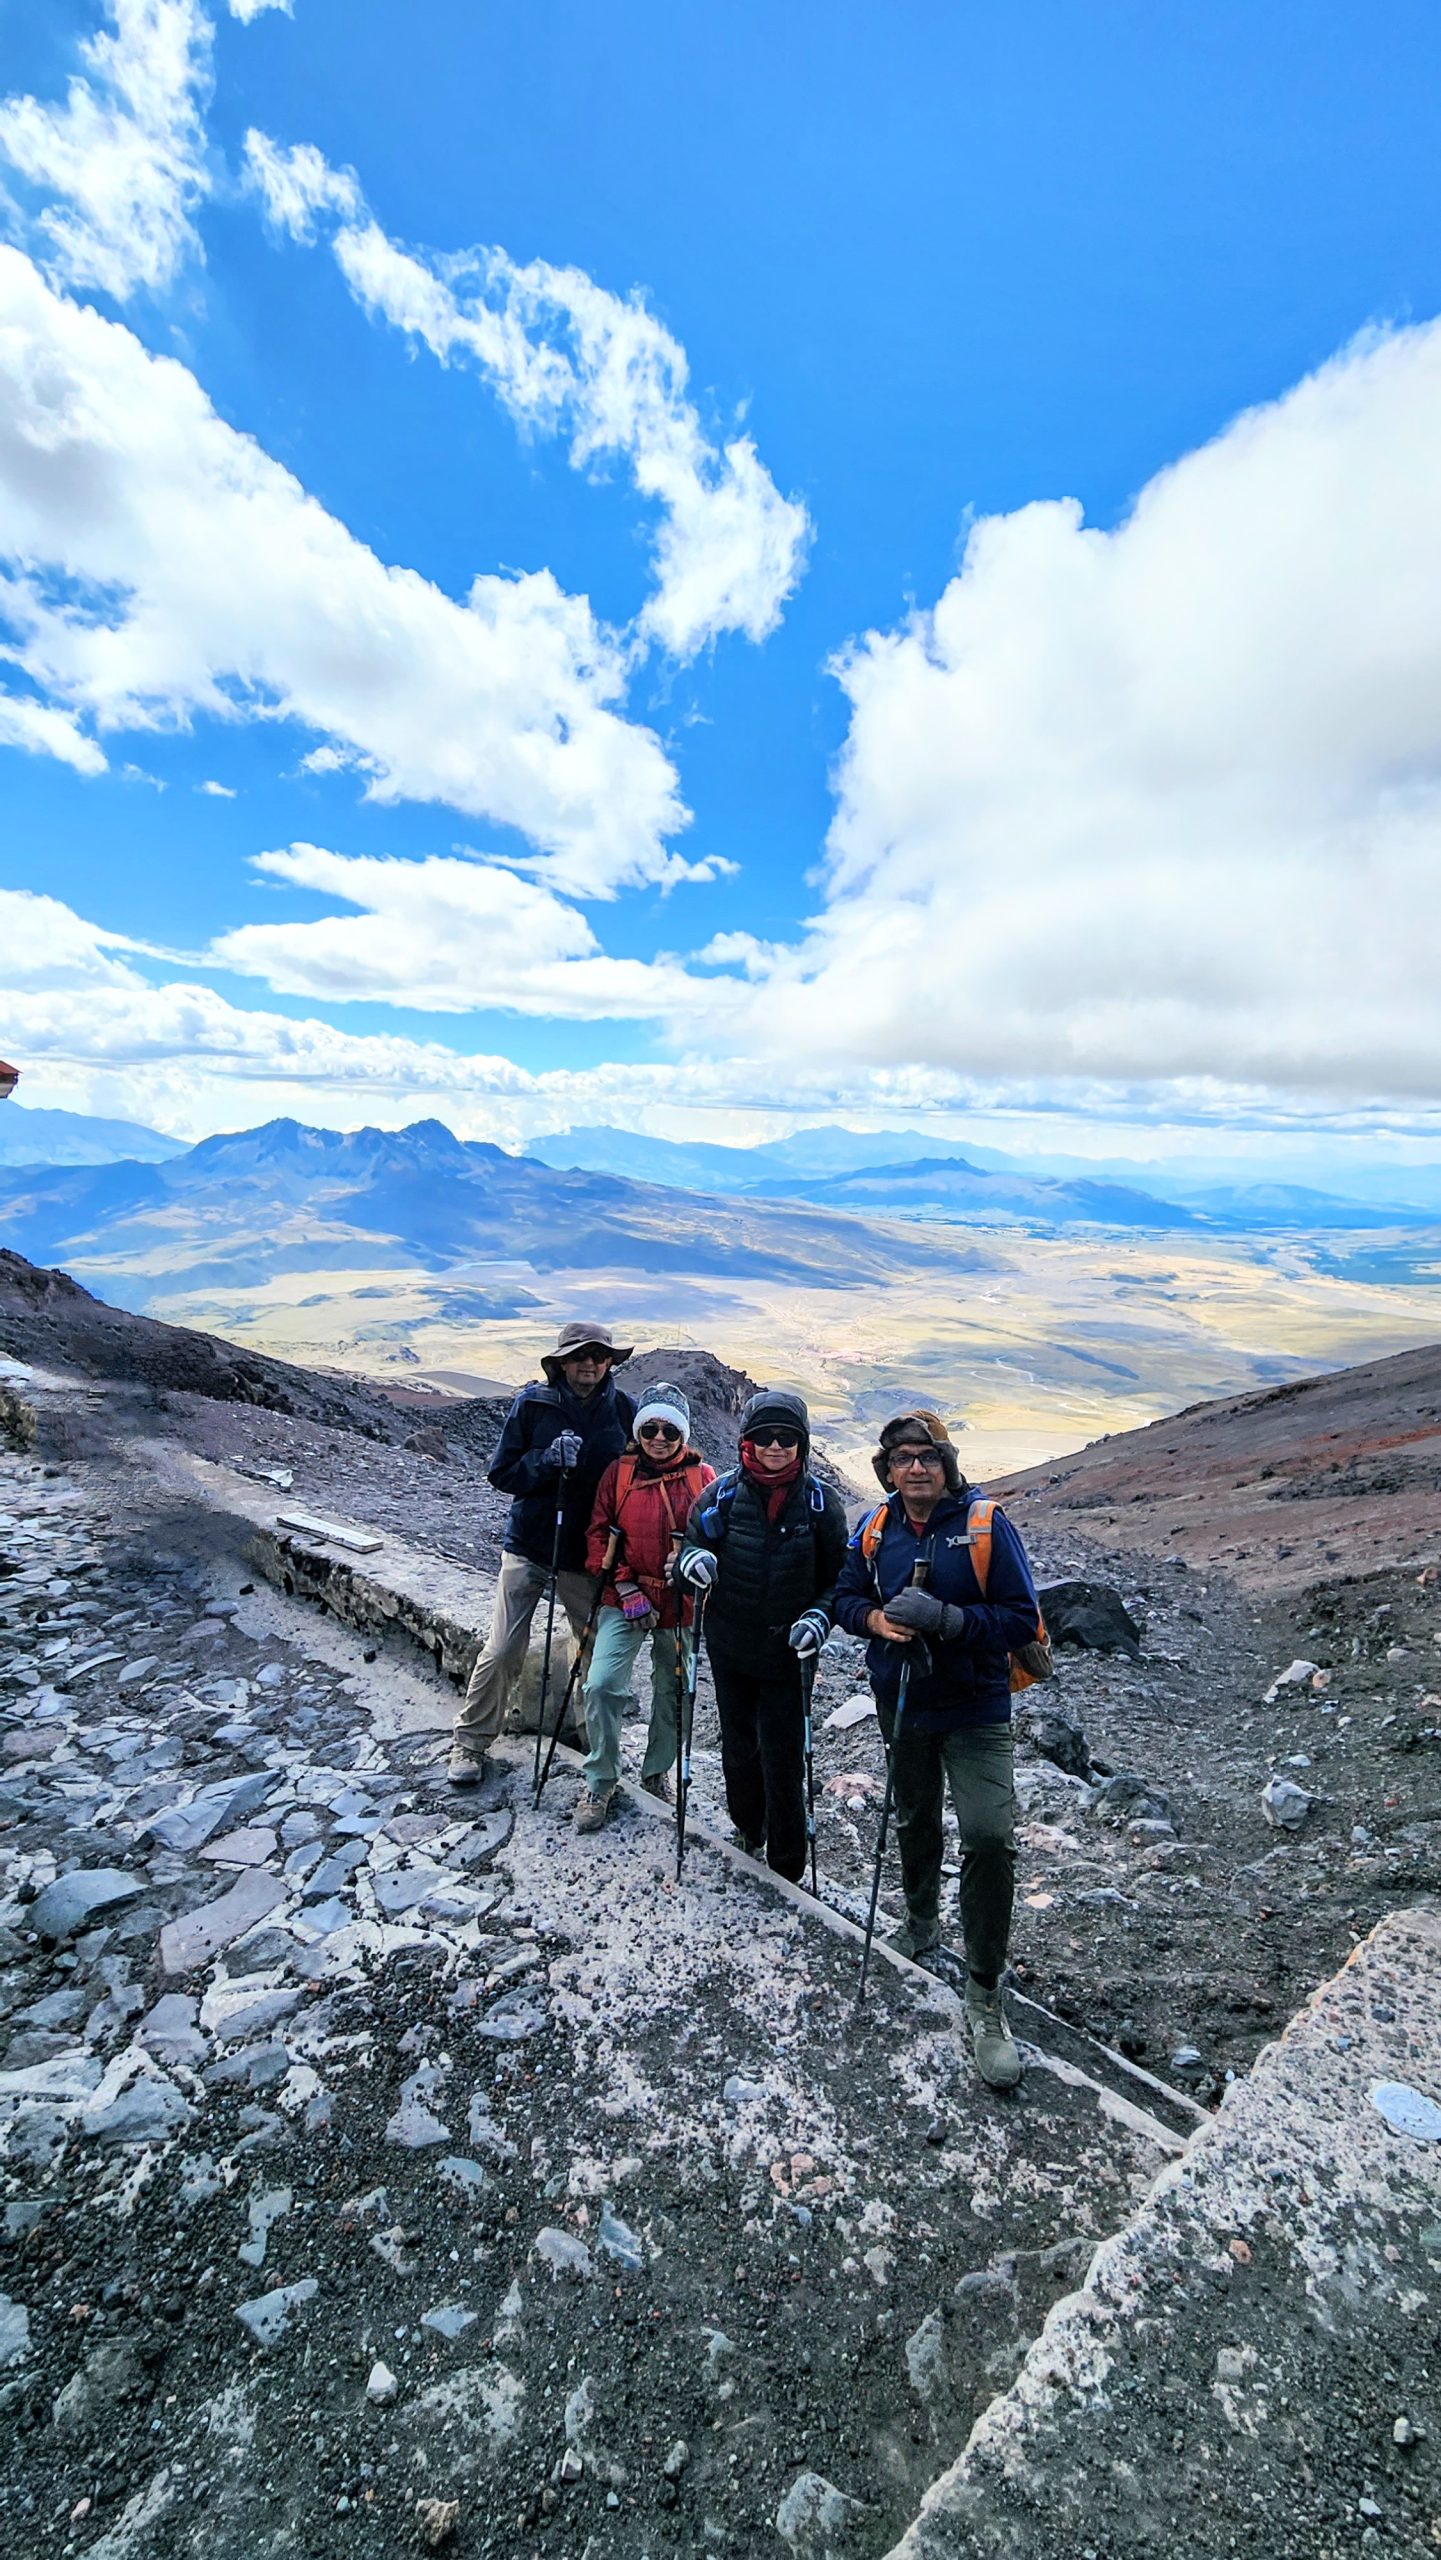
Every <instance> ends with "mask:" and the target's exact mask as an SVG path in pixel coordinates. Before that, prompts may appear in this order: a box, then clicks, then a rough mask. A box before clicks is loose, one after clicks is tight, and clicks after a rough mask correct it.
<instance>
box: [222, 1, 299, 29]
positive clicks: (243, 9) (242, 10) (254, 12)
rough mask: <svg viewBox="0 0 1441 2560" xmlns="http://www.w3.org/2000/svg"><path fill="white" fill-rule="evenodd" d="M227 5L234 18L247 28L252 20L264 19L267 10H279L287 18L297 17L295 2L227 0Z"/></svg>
mask: <svg viewBox="0 0 1441 2560" xmlns="http://www.w3.org/2000/svg"><path fill="white" fill-rule="evenodd" d="M225 5H226V7H227V8H228V10H229V11H230V14H231V16H232V18H238V19H239V20H240V23H241V25H242V26H245V27H248V26H249V24H250V22H251V20H252V18H260V17H263V16H264V14H265V12H266V10H267V9H278V10H280V12H281V13H282V15H283V16H284V17H287V18H293V17H294V15H295V6H294V0H225Z"/></svg>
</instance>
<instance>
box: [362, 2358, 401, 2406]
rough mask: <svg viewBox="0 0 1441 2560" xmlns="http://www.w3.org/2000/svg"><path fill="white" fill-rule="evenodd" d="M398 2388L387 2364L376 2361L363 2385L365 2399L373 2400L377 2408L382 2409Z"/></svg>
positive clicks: (393, 2396)
mask: <svg viewBox="0 0 1441 2560" xmlns="http://www.w3.org/2000/svg"><path fill="white" fill-rule="evenodd" d="M399 2389H400V2385H399V2383H398V2382H397V2381H396V2378H395V2376H394V2374H393V2373H392V2372H391V2370H390V2367H389V2365H388V2364H380V2363H379V2362H377V2363H375V2364H373V2365H372V2366H371V2368H370V2379H369V2381H368V2382H367V2383H366V2386H365V2396H366V2399H367V2400H371V2401H373V2402H374V2403H375V2406H376V2407H377V2408H378V2409H383V2408H384V2407H385V2405H386V2403H387V2401H390V2400H393V2399H394V2398H395V2395H396V2393H397V2391H398V2390H399Z"/></svg>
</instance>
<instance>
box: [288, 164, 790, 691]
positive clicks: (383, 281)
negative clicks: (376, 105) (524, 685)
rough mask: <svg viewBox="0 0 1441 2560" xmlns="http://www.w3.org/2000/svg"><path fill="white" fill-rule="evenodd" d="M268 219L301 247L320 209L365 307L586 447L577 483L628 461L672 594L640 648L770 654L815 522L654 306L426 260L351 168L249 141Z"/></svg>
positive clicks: (564, 279) (484, 254) (547, 276)
mask: <svg viewBox="0 0 1441 2560" xmlns="http://www.w3.org/2000/svg"><path fill="white" fill-rule="evenodd" d="M246 162H247V168H248V171H249V175H250V178H251V182H252V184H253V185H254V186H255V187H256V188H257V190H258V192H259V193H260V195H261V196H262V198H263V200H264V203H265V207H266V211H267V214H268V216H269V218H270V220H271V221H272V222H273V223H275V224H276V225H277V226H278V227H280V228H281V229H283V230H286V231H288V232H290V234H291V235H292V236H293V237H294V238H297V239H303V240H308V239H310V238H312V237H313V236H314V230H315V223H316V217H317V215H318V214H321V213H328V214H334V215H336V216H337V217H338V218H339V222H338V228H337V229H336V230H335V232H334V234H333V247H334V251H335V256H336V259H337V261H338V262H339V265H340V268H341V271H342V273H343V274H344V276H345V278H346V280H347V282H348V283H349V285H350V287H351V290H352V292H353V293H354V294H355V295H356V297H357V299H358V300H359V301H360V302H362V303H363V304H364V306H365V308H366V309H367V310H368V311H370V312H372V313H374V314H378V315H379V316H381V317H383V318H385V319H387V320H389V321H390V322H392V323H393V325H394V326H395V327H396V328H399V329H402V330H404V331H405V332H406V334H407V335H408V336H410V337H412V338H418V339H419V340H421V341H422V342H423V344H424V345H426V346H427V347H429V349H430V351H431V353H432V354H433V355H435V356H437V357H439V358H440V360H441V361H442V362H443V363H445V362H449V361H450V360H451V359H452V358H457V357H458V358H460V359H462V360H465V361H469V362H471V363H473V364H475V365H476V366H478V367H479V369H480V371H481V372H482V373H483V374H484V375H485V377H486V379H487V381H488V382H489V383H490V384H491V385H492V387H493V388H494V389H495V391H496V392H497V393H498V394H499V396H500V398H501V399H502V400H503V401H504V403H505V405H506V407H507V408H508V409H509V410H510V411H511V414H512V415H513V416H514V417H515V418H516V419H517V420H518V421H519V422H520V423H521V425H522V426H524V427H526V428H528V429H531V430H533V431H535V432H537V433H544V434H565V435H568V436H569V438H570V454H571V461H572V463H573V464H574V465H575V466H576V468H577V469H588V468H590V467H592V466H594V465H597V464H602V463H606V462H608V461H610V460H612V459H616V458H620V459H624V460H625V461H627V462H628V464H629V467H630V471H631V475H632V477H633V479H634V481H635V485H636V487H637V489H638V490H639V491H640V493H641V495H642V497H644V498H646V499H648V500H650V501H651V502H653V503H654V505H655V506H656V507H657V508H658V510H659V516H660V521H659V528H658V531H657V535H656V542H655V564H656V576H657V583H656V589H655V592H654V594H653V595H652V596H651V597H650V598H649V600H648V602H647V603H646V605H645V607H644V609H643V611H642V613H641V616H640V620H639V626H638V627H639V630H640V632H641V634H642V636H643V637H644V638H646V639H649V640H654V641H657V642H658V643H659V644H660V646H661V647H662V648H664V649H666V650H667V651H669V653H670V654H671V655H672V656H673V657H676V658H681V659H685V658H692V657H694V656H695V655H696V653H697V651H698V650H700V649H702V648H704V647H705V646H706V644H707V643H708V642H709V641H712V640H714V639H716V638H717V637H718V636H719V635H720V634H721V633H722V632H726V631H740V632H743V633H744V634H745V636H746V637H747V638H748V639H750V640H763V639H764V638H765V636H766V634H767V632H769V631H771V630H773V629H774V627H775V625H776V623H777V622H778V621H779V620H780V615H781V609H782V607H783V605H784V603H785V600H786V598H787V596H789V595H790V594H791V592H792V590H793V589H794V587H795V586H796V584H797V582H798V580H799V578H800V576H801V572H802V568H803V566H804V555H805V549H806V544H807V541H808V538H809V531H810V527H809V520H808V518H807V515H806V511H805V509H804V507H803V506H801V505H800V504H799V503H798V502H796V501H795V500H792V499H788V498H783V497H782V496H781V494H780V491H779V490H778V489H777V487H776V485H775V482H774V480H773V479H772V478H771V476H770V473H769V472H768V471H767V470H766V468H765V466H764V464H763V463H762V462H761V460H760V458H759V456H758V455H757V453H756V449H755V446H754V444H753V442H752V441H751V439H750V437H748V436H737V437H733V438H732V439H730V440H729V441H728V442H726V443H725V444H723V445H722V446H720V447H717V446H716V445H715V444H713V443H712V442H711V441H710V439H709V438H708V437H707V436H706V434H705V432H704V429H703V428H702V425H701V422H700V418H699V416H698V414H697V411H696V407H695V404H694V401H693V400H692V399H691V398H690V395H689V388H688V384H689V367H688V365H687V362H686V355H685V350H684V348H683V347H682V346H681V345H680V344H679V342H678V340H677V339H675V338H674V337H673V336H672V335H671V333H670V331H669V330H668V329H666V328H665V327H664V326H663V325H662V323H661V322H660V321H659V320H658V319H657V318H656V316H655V314H654V313H653V312H652V311H650V310H648V309H647V307H646V305H645V303H644V301H643V300H642V298H641V297H640V295H639V294H638V293H631V294H628V295H624V296H622V295H618V294H614V293H609V292H607V291H606V290H605V289H604V287H603V286H600V285H598V284H596V283H595V282H594V281H593V279H592V278H591V277H590V276H588V275H586V274H585V273H584V272H583V271H582V270H581V269H580V268H578V267H555V266H551V265H548V264H547V263H545V262H544V261H543V260H539V259H537V260H534V261H532V262H531V263H530V264H529V265H526V266H518V265H517V264H516V263H515V262H514V261H513V260H512V259H511V258H509V257H507V256H506V254H505V252H504V251H503V250H501V249H485V250H476V251H473V252H472V253H470V254H469V255H468V256H464V257H458V258H445V259H436V260H432V261H429V262H428V261H426V260H425V259H423V258H421V257H420V256H418V255H416V254H415V253H413V252H411V251H409V250H406V249H403V248H401V247H399V246H398V245H397V243H396V242H394V241H393V240H391V239H388V238H387V236H386V234H385V233H384V232H383V231H382V230H381V229H380V227H379V225H378V224H377V223H376V222H375V221H374V220H373V218H372V217H371V216H370V215H369V214H368V212H367V211H366V208H365V205H364V200H363V198H362V196H361V193H360V188H359V184H358V182H357V180H356V178H355V176H354V174H353V172H351V171H348V170H335V169H332V168H330V167H329V166H328V164H327V163H326V161H325V160H324V159H323V158H322V157H321V155H320V153H319V152H318V151H316V150H314V149H313V147H312V146H311V145H309V144H302V145H300V146H299V148H298V149H294V150H287V149H283V148H281V147H280V146H279V145H277V144H275V143H273V142H272V141H270V139H269V138H268V137H267V136H266V135H265V134H262V133H258V132H252V133H250V134H249V135H248V136H247V138H246Z"/></svg>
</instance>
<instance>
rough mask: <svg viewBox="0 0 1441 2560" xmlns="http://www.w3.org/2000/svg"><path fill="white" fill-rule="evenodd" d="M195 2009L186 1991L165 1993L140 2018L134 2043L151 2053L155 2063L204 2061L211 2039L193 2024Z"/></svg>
mask: <svg viewBox="0 0 1441 2560" xmlns="http://www.w3.org/2000/svg"><path fill="white" fill-rule="evenodd" d="M195 2008H196V2004H195V2002H194V2001H193V2000H192V1999H190V1998H189V1997H188V1995H187V1994H186V1993H185V1992H183V1991H167V1992H166V1993H165V1994H164V1996H163V1997H162V1998H161V1999H159V2000H157V2001H156V2003H155V2006H154V2008H153V2009H150V2010H148V2011H147V2012H146V2014H145V2016H144V2017H143V2018H142V2019H141V2021H140V2024H139V2026H138V2027H137V2028H136V2030H135V2041H136V2043H137V2044H143V2045H144V2047H145V2050H146V2052H147V2053H153V2054H154V2056H155V2058H156V2060H157V2062H171V2063H174V2062H203V2061H204V2060H205V2057H206V2055H207V2054H208V2053H209V2051H210V2039H209V2037H208V2036H205V2035H202V2034H201V2032H200V2029H199V2028H198V2027H197V2025H196V2023H195Z"/></svg>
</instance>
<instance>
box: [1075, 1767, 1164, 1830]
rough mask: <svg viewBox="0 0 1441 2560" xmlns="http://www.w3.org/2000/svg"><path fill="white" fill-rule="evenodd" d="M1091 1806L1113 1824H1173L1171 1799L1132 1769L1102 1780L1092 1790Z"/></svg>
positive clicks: (1117, 1772)
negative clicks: (1170, 1822)
mask: <svg viewBox="0 0 1441 2560" xmlns="http://www.w3.org/2000/svg"><path fill="white" fill-rule="evenodd" d="M1090 1801H1091V1803H1092V1804H1093V1805H1094V1806H1095V1807H1096V1809H1097V1811H1098V1812H1100V1813H1103V1814H1105V1816H1106V1817H1107V1819H1108V1821H1112V1822H1169V1821H1170V1819H1171V1799H1170V1797H1169V1796H1168V1795H1167V1794H1166V1793H1165V1791H1164V1789H1163V1788H1161V1787H1153V1786H1152V1785H1151V1784H1150V1781H1149V1780H1148V1779H1146V1778H1138V1777H1136V1776H1135V1774H1134V1772H1133V1771H1131V1770H1129V1769H1118V1770H1117V1771H1116V1773H1115V1775H1114V1777H1110V1778H1102V1779H1100V1780H1099V1782H1098V1783H1097V1785H1095V1786H1094V1787H1093V1788H1092V1790H1091V1795H1090Z"/></svg>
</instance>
